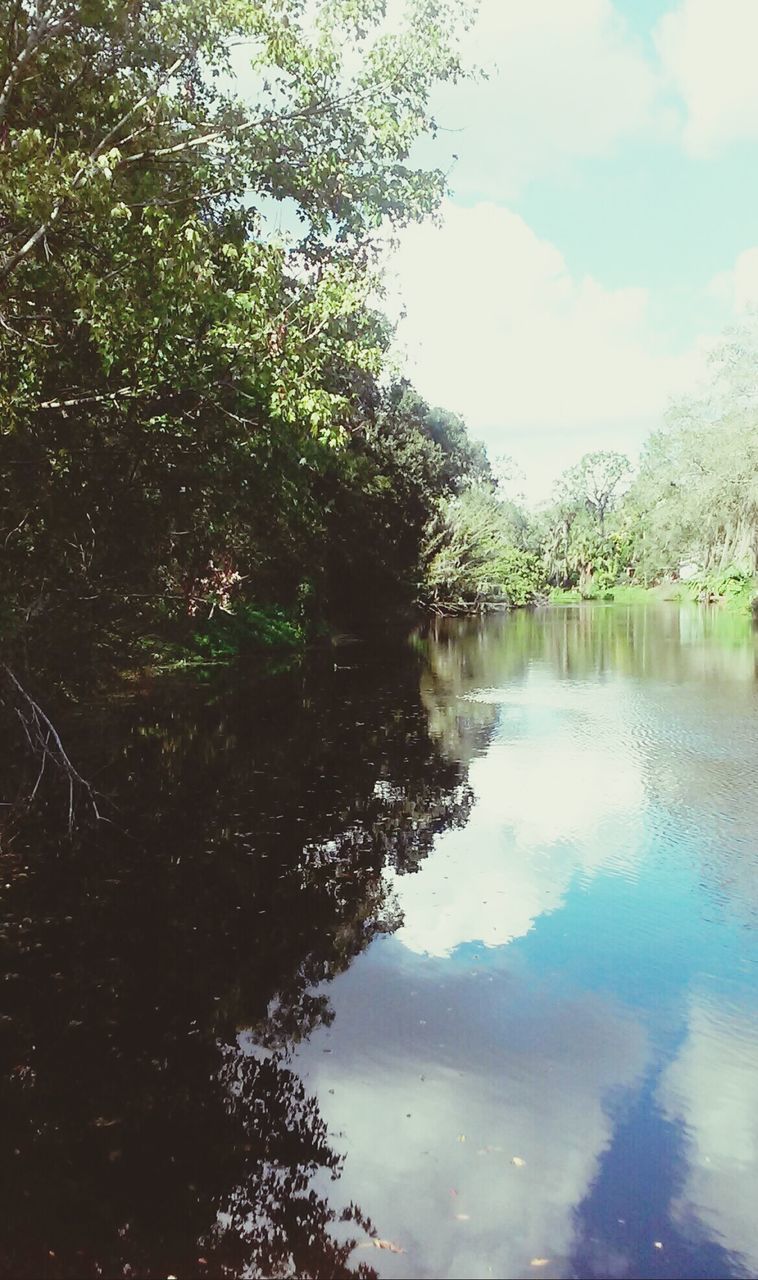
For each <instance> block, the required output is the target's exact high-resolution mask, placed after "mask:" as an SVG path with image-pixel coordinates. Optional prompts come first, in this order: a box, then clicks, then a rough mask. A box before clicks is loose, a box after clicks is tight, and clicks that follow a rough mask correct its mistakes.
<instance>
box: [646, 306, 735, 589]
mask: <svg viewBox="0 0 758 1280" xmlns="http://www.w3.org/2000/svg"><path fill="white" fill-rule="evenodd" d="M757 361H758V328H757V327H756V321H755V320H748V321H746V322H745V324H743V326H741V328H739V329H737V330H735V331H733V332H732V333H731V334H728V335H727V336H726V337H725V338H724V340H723V341H722V342H721V343H720V344H719V345H718V347H717V348H716V349H715V351H714V353H713V356H712V360H711V376H710V379H709V382H708V384H707V385H706V387H705V388H704V390H703V392H702V393H701V394H700V395H699V396H692V397H689V398H687V399H684V400H682V401H680V402H679V403H678V404H676V405H674V406H673V408H672V409H671V411H670V413H669V415H668V419H667V421H666V423H665V425H664V427H663V428H662V429H661V430H660V431H657V432H655V433H654V434H653V435H652V436H651V437H650V440H649V441H648V443H647V445H646V447H645V451H644V453H643V458H642V463H641V467H640V473H639V476H638V478H637V480H636V482H635V484H634V485H633V487H632V489H631V491H630V493H629V496H628V499H627V502H626V508H627V510H628V513H629V518H630V523H632V525H633V527H634V529H635V538H634V548H635V556H636V558H637V561H638V563H639V566H640V572H641V574H642V575H643V576H644V577H645V578H646V579H648V580H654V579H656V578H658V577H661V576H663V575H667V574H673V575H675V576H676V575H678V573H679V571H680V569H681V568H683V567H684V566H685V565H686V566H688V571H689V572H690V574H695V575H697V576H700V577H707V576H708V575H711V574H724V573H729V572H731V571H734V572H735V573H737V574H741V575H751V574H755V573H756V571H758V375H757V374H756V368H757V367H758V365H757V363H756V362H757Z"/></svg>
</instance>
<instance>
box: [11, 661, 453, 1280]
mask: <svg viewBox="0 0 758 1280" xmlns="http://www.w3.org/2000/svg"><path fill="white" fill-rule="evenodd" d="M353 664H354V665H353ZM58 727H59V728H60V729H61V730H62V731H63V734H64V738H65V740H66V743H67V746H68V747H69V749H70V752H71V755H72V758H74V759H75V760H76V761H77V764H78V766H79V768H80V770H81V771H82V773H84V774H85V775H87V776H89V777H90V778H92V779H93V780H94V782H95V784H96V786H97V787H98V789H99V790H100V791H101V792H102V793H104V794H105V795H106V796H107V804H106V811H107V812H108V813H109V814H110V815H111V817H112V819H113V824H112V825H111V824H102V823H101V824H97V825H92V824H89V825H86V824H85V825H84V826H83V827H81V828H79V829H77V830H76V831H75V832H74V834H73V836H72V838H71V839H70V840H69V839H68V838H67V837H66V836H65V834H64V833H65V809H66V804H65V797H64V796H63V795H62V792H61V787H60V780H56V779H49V780H46V781H48V784H49V785H48V789H47V791H45V792H44V794H43V796H42V804H41V807H40V809H39V811H38V813H37V816H36V817H35V820H34V821H31V820H27V821H26V822H25V823H23V824H20V825H17V826H16V828H15V829H14V830H8V831H6V838H5V843H4V846H3V884H4V889H3V913H2V950H3V970H4V972H3V979H4V981H3V994H4V999H3V1008H2V1033H3V1041H4V1049H3V1061H4V1070H3V1076H2V1111H3V1125H2V1128H3V1135H4V1142H3V1146H2V1155H0V1161H1V1165H0V1168H1V1175H2V1201H3V1217H4V1220H5V1224H6V1228H5V1231H4V1235H3V1243H2V1245H0V1271H1V1272H2V1274H4V1275H8V1276H14V1277H25V1276H35V1277H36V1276H43V1275H44V1276H48V1277H51V1280H52V1278H54V1277H58V1276H61V1277H63V1276H77V1277H78V1276H88V1275H105V1276H144V1277H148V1276H149V1277H152V1276H161V1277H164V1276H166V1275H168V1274H176V1275H181V1276H189V1275H192V1276H195V1275H203V1274H208V1275H219V1274H223V1273H224V1272H227V1273H229V1274H233V1275H238V1274H242V1273H243V1272H244V1273H246V1274H253V1275H266V1276H269V1275H273V1274H277V1275H278V1274H294V1275H298V1276H308V1275H318V1276H326V1275H328V1276H349V1275H354V1274H363V1275H370V1274H373V1272H372V1270H371V1267H370V1266H369V1265H368V1262H369V1255H368V1253H367V1254H366V1255H365V1256H364V1260H362V1261H359V1262H358V1263H355V1262H353V1263H349V1262H348V1257H349V1255H350V1252H351V1245H350V1242H349V1241H348V1242H347V1243H339V1244H338V1243H337V1242H336V1241H335V1239H334V1238H333V1236H332V1235H331V1234H330V1227H331V1226H332V1224H334V1223H335V1222H336V1221H337V1220H339V1219H342V1220H343V1221H347V1222H348V1223H351V1224H352V1236H353V1238H356V1237H357V1238H358V1239H362V1240H366V1239H367V1236H368V1235H369V1234H370V1233H371V1231H372V1227H371V1224H370V1222H368V1221H367V1220H366V1219H364V1217H363V1215H362V1213H361V1210H360V1209H359V1208H358V1207H356V1206H354V1205H351V1204H341V1203H340V1201H339V1186H338V1184H337V1185H336V1187H335V1191H334V1194H333V1195H331V1196H330V1197H329V1199H328V1200H327V1198H325V1196H324V1195H323V1194H317V1193H316V1192H315V1191H314V1190H313V1188H312V1185H311V1183H312V1178H313V1175H314V1173H316V1171H319V1170H320V1171H326V1172H327V1173H328V1174H329V1175H330V1176H331V1178H333V1179H337V1178H338V1177H339V1173H340V1167H341V1157H340V1156H338V1155H337V1154H335V1151H334V1149H333V1143H332V1141H331V1136H330V1134H329V1133H328V1132H327V1128H326V1125H325V1123H324V1121H323V1120H322V1119H321V1117H320V1114H319V1109H318V1105H317V1102H316V1100H315V1099H314V1098H312V1097H310V1096H308V1094H307V1092H306V1090H305V1088H304V1087H303V1085H302V1083H301V1082H300V1080H299V1079H298V1077H297V1075H296V1074H295V1073H294V1072H293V1071H292V1070H291V1068H290V1067H289V1066H288V1062H287V1054H288V1049H289V1047H290V1046H291V1045H292V1044H294V1043H296V1042H297V1041H299V1040H301V1039H302V1038H303V1037H307V1036H308V1035H309V1034H310V1033H311V1032H312V1030H313V1029H314V1027H316V1026H318V1025H323V1024H325V1023H327V1024H328V1022H329V1021H330V1018H331V1016H332V1015H331V1011H330V1007H329V1001H328V998H327V997H326V996H324V995H319V996H314V995H312V994H311V992H312V989H313V987H314V986H315V985H316V984H318V983H320V982H322V981H323V980H325V979H329V978H331V977H332V976H333V975H335V974H336V973H339V972H340V971H342V970H344V969H345V968H346V966H348V965H349V964H350V961H351V959H352V958H353V957H354V956H355V955H356V954H358V953H359V952H360V951H361V950H362V949H364V948H365V947H366V946H367V944H368V943H369V942H370V941H371V939H372V938H374V937H375V936H377V934H379V933H381V932H382V931H385V930H391V929H392V928H393V927H394V925H395V924H396V922H397V921H396V914H395V912H394V910H393V904H392V901H391V900H390V899H389V897H388V890H387V886H386V884H385V882H384V881H383V879H382V871H383V869H384V868H386V867H387V866H390V865H391V866H393V867H394V868H396V870H397V872H398V873H399V874H405V873H408V872H412V871H413V870H414V869H415V867H416V866H417V865H418V863H419V861H420V860H421V859H423V858H425V857H426V856H427V854H428V853H429V851H430V849H431V847H432V843H433V841H434V839H435V836H436V834H437V833H438V832H440V831H442V830H444V829H445V828H447V827H450V826H452V825H456V824H461V823H464V822H465V821H466V816H467V812H468V807H469V803H470V798H469V795H468V792H467V789H466V786H465V770H464V769H463V768H462V767H461V766H459V765H457V764H451V763H449V762H446V761H445V760H444V759H443V758H442V757H441V756H440V755H439V753H438V751H437V750H436V748H435V746H434V744H433V743H432V741H431V740H430V738H429V735H428V733H427V730H426V718H425V715H424V712H423V710H422V708H421V706H420V704H419V697H418V663H417V661H416V660H415V659H414V658H413V657H412V656H411V655H410V654H409V653H408V651H407V650H405V651H404V652H403V653H397V652H394V651H393V652H392V654H391V655H385V656H384V658H383V659H381V660H379V659H375V660H371V658H370V657H368V658H367V657H366V656H365V655H364V656H363V657H362V658H361V659H360V660H359V661H355V660H354V659H353V658H352V656H351V657H348V658H344V657H343V658H341V659H340V664H339V665H338V666H337V667H336V668H335V667H334V666H333V664H332V662H331V660H330V661H329V662H328V663H324V664H322V668H321V669H320V670H319V669H316V670H311V671H309V672H308V673H307V674H303V673H302V672H291V673H289V674H286V673H285V674H283V675H280V676H279V677H277V678H276V679H273V680H269V681H267V682H264V683H257V684H256V683H254V682H253V681H246V680H245V679H244V678H242V677H240V676H236V677H235V678H233V679H231V680H221V681H219V682H217V683H215V684H213V685H211V686H210V687H205V688H196V687H193V686H192V685H191V684H188V683H183V682H180V681H175V682H173V683H170V684H165V683H164V685H162V686H161V687H159V688H156V689H155V690H151V689H149V688H148V689H146V690H144V691H143V692H142V693H141V694H140V695H137V696H134V697H131V698H128V699H122V700H119V701H113V702H110V703H108V704H105V705H100V706H89V707H86V708H85V707H82V708H80V709H79V712H78V714H77V715H76V716H75V717H74V716H70V717H69V718H68V721H67V722H65V723H62V724H59V726H58ZM18 785H19V778H18V776H17V770H16V769H12V768H8V769H7V770H6V777H5V779H4V789H5V791H6V795H5V796H4V797H3V799H7V798H8V796H9V795H13V794H15V788H16V787H17V786H18ZM243 1030H244V1031H246V1032H247V1037H248V1039H251V1040H252V1042H253V1044H254V1045H255V1046H256V1047H257V1051H256V1052H255V1053H253V1054H251V1053H249V1052H246V1053H242V1052H241V1050H240V1048H239V1037H240V1032H241V1031H243ZM370 1252H375V1250H373V1249H371V1250H370ZM356 1256H357V1257H358V1258H359V1259H360V1257H361V1255H360V1253H358V1254H357V1255H356Z"/></svg>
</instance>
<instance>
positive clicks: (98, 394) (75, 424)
mask: <svg viewBox="0 0 758 1280" xmlns="http://www.w3.org/2000/svg"><path fill="white" fill-rule="evenodd" d="M383 10H384V6H383V5H382V4H380V3H376V2H375V0H321V2H320V3H318V4H317V5H316V6H315V7H312V6H308V7H306V6H304V5H303V4H302V3H301V0H231V2H230V0H223V3H222V0H180V2H179V3H176V4H170V5H169V4H168V3H166V2H165V0H151V2H150V3H148V4H144V5H137V6H126V7H124V6H123V5H121V4H116V3H115V2H114V0H92V2H91V3H87V4H86V5H80V6H64V5H63V4H62V3H59V0H43V3H41V4H40V5H38V6H31V5H27V4H25V3H21V4H16V3H15V2H13V0H0V24H1V25H2V29H3V32H4V49H5V52H4V53H3V55H2V56H0V130H1V131H2V146H0V281H1V282H2V304H1V306H0V424H1V426H0V501H1V502H2V508H3V517H2V529H0V545H2V547H3V548H4V550H3V554H2V560H1V561H0V592H2V594H3V597H4V598H5V599H6V600H8V601H9V602H10V605H11V608H12V610H13V612H14V616H15V617H16V618H17V619H22V620H24V626H25V627H26V629H27V630H28V631H31V632H34V630H35V629H36V631H37V633H39V634H42V633H44V632H47V631H48V630H49V628H50V626H51V625H54V624H55V622H56V620H58V619H59V620H61V621H63V620H64V619H66V620H70V619H72V618H74V617H81V618H82V619H84V618H85V615H86V621H87V625H93V626H94V625H98V626H107V627H112V628H114V629H118V627H120V626H124V625H126V626H131V625H133V626H134V627H135V628H136V629H137V630H140V629H142V630H145V629H146V628H148V627H149V625H151V624H152V623H154V622H155V621H156V620H159V621H160V620H165V619H166V618H167V617H168V618H169V619H170V618H172V617H173V618H179V617H184V618H185V619H187V620H188V626H189V619H191V618H192V617H194V616H195V613H196V611H197V610H200V612H203V611H207V610H209V609H211V608H212V607H213V604H214V602H217V599H218V589H219V588H218V582H217V577H218V574H219V573H223V574H225V575H226V576H227V578H228V579H229V581H230V582H231V581H232V579H234V582H235V583H236V584H237V585H236V586H235V588H234V592H233V596H234V604H235V608H236V607H237V604H238V603H239V602H243V601H244V602H247V603H248V604H253V603H254V602H256V601H266V602H268V603H270V604H272V605H275V606H278V607H280V608H282V609H284V610H285V611H287V612H288V613H291V614H293V616H294V615H298V616H299V613H300V611H301V607H302V608H303V609H305V611H306V612H308V613H309V614H310V616H311V618H312V617H313V615H315V614H316V613H317V612H318V610H319V609H323V608H324V607H325V605H326V598H327V595H328V591H329V582H330V580H331V581H333V580H334V579H335V575H336V574H337V563H336V562H338V561H339V556H335V555H332V553H331V551H330V552H329V554H327V553H326V550H325V548H326V546H327V543H330V541H331V540H332V539H336V542H337V543H338V544H340V543H341V544H342V546H343V548H344V547H346V546H347V543H348V540H352V542H353V543H355V542H356V540H357V542H358V543H360V542H363V543H366V541H367V540H370V541H371V542H372V553H373V540H374V539H375V538H376V537H377V536H381V537H387V536H391V535H392V533H393V532H394V529H395V527H396V523H397V522H396V520H395V517H394V516H393V517H392V518H389V517H387V518H385V517H384V516H383V515H377V514H376V510H377V508H381V509H382V511H383V512H384V511H385V509H386V506H387V504H386V503H385V500H384V497H383V496H382V497H381V501H380V500H379V498H380V495H383V493H384V491H385V490H386V489H387V487H388V486H391V484H392V483H393V478H392V477H393V476H394V474H395V471H396V470H397V468H395V470H394V471H391V472H390V473H388V474H387V475H384V474H383V473H382V472H381V467H382V465H383V456H384V454H386V452H387V450H386V448H385V446H384V444H381V447H380V446H379V445H374V444H373V443H372V442H371V440H370V435H371V432H372V431H373V430H374V429H375V424H376V423H377V405H378V403H379V401H380V399H381V397H380V396H379V393H378V391H377V381H378V378H379V376H380V374H381V373H382V371H383V366H384V357H385V351H386V348H387V344H388V340H389V331H388V326H387V323H386V321H385V320H384V319H383V318H382V317H381V316H380V315H378V314H377V312H376V311H375V310H374V309H373V307H372V306H371V305H369V300H370V299H371V298H372V297H374V296H375V295H376V292H377V280H376V272H375V265H374V251H373V249H372V235H373V232H374V230H375V228H377V227H378V226H379V225H380V224H384V223H389V224H391V225H392V226H395V227H399V226H402V225H403V224H404V223H406V222H408V221H410V220H413V219H416V218H420V217H423V216H425V215H426V214H428V213H429V212H431V211H433V210H434V208H435V207H436V205H437V203H438V201H439V198H440V196H441V194H442V192H443V189H444V179H443V176H442V174H440V173H437V172H434V171H427V170H421V169H418V168H416V167H414V165H413V164H412V163H411V160H410V154H411V148H412V147H413V144H414V141H415V140H416V138H417V137H419V136H420V135H421V134H422V133H424V132H428V131H429V130H430V129H433V120H432V118H431V115H430V112H429V106H428V102H429V95H430V92H431V91H432V89H433V87H434V86H435V84H437V83H439V82H441V81H446V80H447V81H452V80H455V79H456V78H457V77H458V75H459V74H460V64H459V60H458V54H457V51H456V44H455V40H456V30H457V29H459V28H460V25H461V22H462V21H463V20H464V19H465V18H466V16H467V13H468V6H467V5H465V4H464V3H463V0H408V4H407V13H406V19H407V20H406V22H405V23H404V24H401V25H400V26H399V27H398V29H397V31H396V33H395V34H390V33H388V32H387V31H386V30H384V29H383V25H382V22H383ZM232 46H235V47H238V48H243V47H244V48H245V49H246V50H247V51H248V54H249V57H250V71H249V75H248V76H247V78H246V80H245V83H246V84H248V85H249V93H248V96H247V97H243V96H241V95H240V93H239V92H238V85H237V84H236V83H235V82H234V81H233V79H232V78H231V76H230V49H231V48H232ZM272 202H273V203H274V206H275V207H276V205H277V203H278V204H279V205H280V206H281V205H283V203H284V202H286V205H287V208H288V209H290V210H292V211H293V212H294V215H295V217H296V219H297V221H298V226H299V228H300V229H299V232H298V234H297V236H293V237H291V238H290V239H289V240H285V239H284V238H282V237H275V236H274V235H273V234H272V232H271V231H270V223H271V220H270V219H269V220H267V218H266V215H265V212H264V210H265V209H270V208H271V205H272ZM424 412H429V411H427V410H426V409H425V410H424ZM380 425H381V424H380ZM409 430H410V429H409ZM435 431H436V432H437V434H438V435H440V434H441V435H442V436H444V437H445V439H444V441H442V443H441V442H440V440H439V439H438V438H436V437H435ZM456 432H457V435H456ZM419 436H420V437H423V441H424V442H426V443H428V445H429V457H428V458H427V459H426V460H422V461H421V462H419V466H418V467H417V469H416V470H417V473H418V474H417V475H416V479H415V480H413V482H411V481H409V482H408V484H409V485H410V487H411V488H412V489H413V487H414V485H415V489H414V492H415V491H416V490H417V489H419V488H420V489H421V490H423V491H424V493H425V494H426V490H427V489H428V490H429V492H431V491H432V490H434V493H435V496H437V495H438V494H439V493H443V492H447V491H448V489H449V488H450V487H451V486H452V485H453V484H454V483H455V477H456V475H457V469H458V468H459V466H461V465H463V458H464V455H465V453H466V449H467V447H468V446H467V445H466V443H465V438H464V432H463V428H462V426H461V425H460V424H457V426H456V424H454V423H453V421H452V420H450V421H445V420H444V415H443V417H442V418H439V417H438V418H435V417H434V415H432V416H431V417H430V418H429V421H428V423H426V424H425V425H423V426H419ZM454 437H455V440H454ZM425 447H426V444H423V445H422V444H419V450H420V451H421V452H423V448H425ZM382 450H384V454H383V453H382ZM391 461H392V460H391ZM392 466H393V467H394V466H395V463H394V461H393V462H392ZM367 479H368V480H369V482H370V488H371V489H372V495H371V497H370V499H369V501H368V503H367V512H368V513H369V514H370V513H372V512H373V515H372V518H371V519H370V520H369V521H368V522H367V524H366V525H362V524H361V522H360V520H359V519H358V516H357V511H358V509H359V507H360V500H361V496H362V490H361V489H360V486H361V485H362V484H363V483H364V481H366V480H367ZM352 485H358V486H359V488H358V490H357V491H356V490H352V489H351V486H352ZM435 486H436V488H435ZM428 500H429V499H428V496H427V497H425V499H424V501H428ZM390 505H391V503H390ZM340 512H342V513H345V514H346V518H347V521H348V523H347V526H346V528H344V529H342V528H341V527H340V526H339V516H340ZM393 521H395V522H394V523H393ZM377 522H378V523H377ZM421 523H423V521H422V520H421V517H420V516H419V515H417V514H414V515H413V516H412V518H411V519H410V521H409V523H408V536H407V539H406V540H405V541H404V543H403V548H404V555H405V557H406V558H405V559H404V560H403V562H402V566H401V568H402V572H403V574H404V575H405V576H411V577H412V576H413V575H414V573H415V572H416V562H417V559H418V537H419V536H420V535H417V536H416V541H415V543H414V541H413V530H416V529H418V528H419V527H420V524H421ZM377 554H378V552H377ZM343 559H344V557H343ZM219 566H220V568H219ZM306 582H307V583H309V584H310V586H311V591H310V595H309V598H308V601H307V605H306V604H304V603H303V600H304V597H303V584H304V583H306ZM222 594H223V593H222ZM137 615H139V617H137ZM298 625H300V624H298ZM219 643H221V642H220V641H219Z"/></svg>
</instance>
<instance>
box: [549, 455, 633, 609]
mask: <svg viewBox="0 0 758 1280" xmlns="http://www.w3.org/2000/svg"><path fill="white" fill-rule="evenodd" d="M630 472H631V466H630V463H629V460H628V458H625V457H624V455H623V454H620V453H612V452H599V453H588V454H585V456H584V457H583V458H582V459H581V460H580V461H579V462H578V463H577V464H576V466H574V467H571V468H570V469H569V470H568V471H566V472H565V473H564V475H563V476H562V477H561V478H560V480H559V481H558V483H557V485H556V488H555V500H554V502H553V503H552V505H551V506H550V507H549V508H548V509H547V510H546V511H544V512H543V513H542V514H541V517H540V519H539V522H538V530H539V535H538V536H539V541H540V545H541V550H542V557H543V562H544V565H545V572H546V574H547V577H548V580H549V582H550V583H551V584H552V585H553V586H554V587H563V588H566V589H576V590H578V592H579V595H580V596H581V598H583V599H597V598H598V597H602V596H604V595H605V594H606V593H607V592H608V591H609V590H610V589H611V588H612V587H613V585H614V584H615V583H616V582H617V581H618V580H619V578H620V577H621V576H622V575H623V573H624V571H625V570H626V569H627V567H628V565H629V559H630V546H629V531H628V527H627V520H626V517H625V515H624V511H623V508H619V493H620V490H621V488H622V486H623V485H624V483H625V482H626V480H627V477H628V476H629V474H630Z"/></svg>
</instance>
